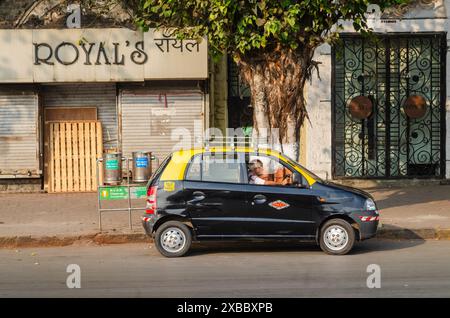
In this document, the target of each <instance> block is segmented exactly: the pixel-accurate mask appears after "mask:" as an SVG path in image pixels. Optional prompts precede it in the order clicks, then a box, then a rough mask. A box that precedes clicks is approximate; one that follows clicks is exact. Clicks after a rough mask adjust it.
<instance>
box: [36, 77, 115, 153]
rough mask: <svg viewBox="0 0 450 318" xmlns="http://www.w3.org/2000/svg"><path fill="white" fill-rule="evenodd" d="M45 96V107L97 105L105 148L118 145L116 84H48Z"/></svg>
mask: <svg viewBox="0 0 450 318" xmlns="http://www.w3.org/2000/svg"><path fill="white" fill-rule="evenodd" d="M43 98H44V107H71V106H73V107H88V106H90V107H94V106H95V107H97V116H98V119H99V120H100V121H101V123H102V128H103V129H102V130H103V147H104V149H109V148H116V147H118V137H117V131H118V129H117V109H116V86H115V84H76V85H48V86H45V87H44V89H43Z"/></svg>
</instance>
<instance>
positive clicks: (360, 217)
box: [352, 211, 380, 241]
mask: <svg viewBox="0 0 450 318" xmlns="http://www.w3.org/2000/svg"><path fill="white" fill-rule="evenodd" d="M352 218H353V219H354V220H355V221H356V222H357V223H358V226H359V239H360V240H361V241H363V240H367V239H369V238H371V237H374V236H375V235H376V234H377V230H378V224H379V223H380V214H379V212H378V211H367V212H364V213H355V214H353V215H352Z"/></svg>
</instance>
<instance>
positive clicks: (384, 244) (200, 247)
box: [189, 239, 425, 256]
mask: <svg viewBox="0 0 450 318" xmlns="http://www.w3.org/2000/svg"><path fill="white" fill-rule="evenodd" d="M424 242H425V240H423V239H413V240H391V239H372V240H368V241H363V242H356V244H355V246H354V248H353V250H352V251H351V252H350V254H349V255H358V254H366V253H372V252H381V251H390V250H400V249H406V248H412V247H414V246H417V245H421V244H423V243H424ZM284 252H300V253H301V252H305V253H310V252H317V253H323V252H322V250H321V249H320V247H319V246H318V245H317V244H315V243H305V242H292V241H288V242H260V241H258V242H208V243H204V242H202V243H194V244H193V245H192V250H191V252H190V253H189V256H197V255H202V254H214V253H284Z"/></svg>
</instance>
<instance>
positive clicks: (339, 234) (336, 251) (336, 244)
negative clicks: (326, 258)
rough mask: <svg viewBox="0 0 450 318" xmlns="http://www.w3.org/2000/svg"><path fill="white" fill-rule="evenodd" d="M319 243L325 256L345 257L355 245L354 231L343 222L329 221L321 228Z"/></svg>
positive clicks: (348, 224)
mask: <svg viewBox="0 0 450 318" xmlns="http://www.w3.org/2000/svg"><path fill="white" fill-rule="evenodd" d="M319 243H320V248H321V249H322V251H324V252H325V253H327V254H331V255H345V254H347V253H348V252H350V251H351V250H352V248H353V245H354V244H355V230H354V229H353V227H352V226H351V225H350V223H348V222H347V221H345V220H342V219H332V220H329V221H327V222H326V223H325V224H324V225H323V226H322V229H321V231H320V240H319Z"/></svg>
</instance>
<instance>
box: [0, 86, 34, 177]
mask: <svg viewBox="0 0 450 318" xmlns="http://www.w3.org/2000/svg"><path fill="white" fill-rule="evenodd" d="M37 112H38V96H37V94H36V93H35V92H33V91H3V90H0V178H2V175H3V177H5V176H6V175H16V176H17V175H24V176H26V175H28V174H29V173H31V174H32V175H38V174H39V148H38V142H37V134H38V128H37Z"/></svg>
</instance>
